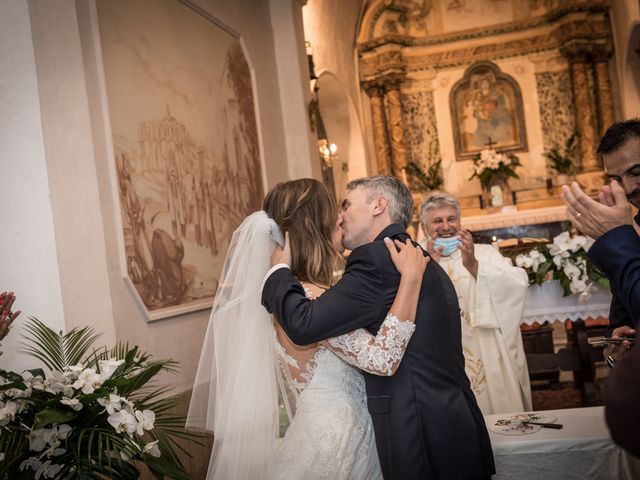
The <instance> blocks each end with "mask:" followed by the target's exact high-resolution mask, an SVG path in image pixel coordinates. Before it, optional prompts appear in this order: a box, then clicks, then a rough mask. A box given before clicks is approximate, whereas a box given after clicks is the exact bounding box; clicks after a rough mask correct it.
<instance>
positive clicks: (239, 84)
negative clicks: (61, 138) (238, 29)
mask: <svg viewBox="0 0 640 480" xmlns="http://www.w3.org/2000/svg"><path fill="white" fill-rule="evenodd" d="M97 5H98V20H99V26H100V37H101V46H102V54H103V59H104V72H105V81H106V92H107V97H108V106H109V117H110V125H111V132H112V136H113V150H114V155H115V159H114V161H115V167H116V168H115V170H116V174H117V182H118V192H119V200H120V211H121V212H120V213H121V216H122V236H123V239H124V242H123V243H124V251H123V252H122V256H123V258H122V264H123V274H124V275H125V277H126V279H127V280H128V282H129V283H130V285H132V286H133V288H134V292H135V295H136V297H137V298H138V299H139V300H140V302H141V304H142V305H143V307H144V309H145V310H146V312H147V314H148V317H149V319H152V320H153V319H157V318H163V317H167V316H171V315H176V314H180V313H185V312H188V311H193V310H198V309H202V308H207V307H210V306H211V304H212V300H213V296H214V294H215V291H216V289H217V284H218V276H219V274H220V272H221V269H222V265H223V262H224V256H225V254H226V249H227V246H228V244H229V240H230V238H231V235H232V233H233V231H234V230H235V228H236V227H237V226H238V225H239V224H240V223H241V221H242V219H243V218H244V217H245V216H246V215H247V214H249V213H251V212H253V211H255V210H259V209H260V206H261V203H262V197H263V193H264V192H263V187H262V172H261V162H260V152H259V143H258V131H257V124H256V117H255V111H254V97H253V91H252V83H251V74H250V69H249V65H248V63H247V59H246V57H245V55H244V52H243V49H242V46H241V44H240V42H239V40H238V38H237V37H235V36H234V35H232V34H230V33H228V32H227V31H226V30H225V29H223V28H222V27H221V26H219V25H218V24H217V23H215V21H213V20H212V19H209V18H205V17H204V16H202V15H201V14H199V13H197V12H196V11H194V10H192V9H191V8H189V7H188V6H187V5H184V4H182V3H179V2H177V1H163V2H156V1H155V0H138V1H136V2H130V1H128V0H108V1H107V0H105V1H98V2H97Z"/></svg>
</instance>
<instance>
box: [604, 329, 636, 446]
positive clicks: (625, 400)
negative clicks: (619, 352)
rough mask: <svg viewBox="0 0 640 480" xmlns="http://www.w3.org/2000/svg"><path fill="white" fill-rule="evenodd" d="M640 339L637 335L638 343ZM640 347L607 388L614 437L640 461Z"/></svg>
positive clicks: (611, 375) (621, 364)
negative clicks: (639, 379) (639, 380)
mask: <svg viewBox="0 0 640 480" xmlns="http://www.w3.org/2000/svg"><path fill="white" fill-rule="evenodd" d="M638 341H640V335H636V343H637V342H638ZM638 378H640V346H638V345H637V344H636V346H634V347H633V349H632V350H631V352H630V353H629V354H627V355H625V356H624V358H622V360H620V361H619V362H618V363H617V364H616V366H615V368H614V369H613V370H611V372H609V375H608V377H607V379H606V381H605V384H604V405H605V415H606V418H607V426H608V427H609V430H610V431H611V437H612V438H613V440H614V441H615V442H616V443H617V444H618V445H620V446H621V447H623V448H625V449H627V450H629V451H630V452H631V453H633V454H634V455H635V456H636V457H640V430H639V427H638V426H639V425H640V383H639V382H638Z"/></svg>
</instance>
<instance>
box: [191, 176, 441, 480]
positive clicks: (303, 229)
mask: <svg viewBox="0 0 640 480" xmlns="http://www.w3.org/2000/svg"><path fill="white" fill-rule="evenodd" d="M282 231H284V232H286V238H287V241H286V242H285V241H284V240H283V238H282V234H281V232H282ZM341 240H342V235H341V229H340V218H339V214H338V209H337V206H336V203H335V200H334V199H333V197H332V196H331V195H330V194H329V193H328V192H327V190H326V189H325V188H324V186H323V185H322V184H321V183H320V182H318V181H316V180H311V179H301V180H294V181H290V182H285V183H281V184H279V185H277V186H276V187H275V188H274V189H273V190H271V191H270V192H269V193H268V194H267V196H266V198H265V200H264V211H260V212H256V213H253V214H252V215H250V216H249V217H247V218H246V219H245V220H244V222H243V223H242V224H241V225H240V227H238V229H237V230H236V231H235V232H234V235H233V238H232V239H231V243H230V246H229V251H228V253H227V258H226V260H225V266H224V270H223V274H222V277H221V280H220V286H219V287H218V292H217V294H216V298H215V300H214V304H213V309H212V313H211V318H210V320H209V327H208V329H207V333H206V336H205V339H204V344H203V350H202V354H201V357H200V364H199V367H198V372H197V374H196V380H195V384H194V389H193V396H192V399H191V405H190V408H189V419H190V421H189V426H195V427H198V426H204V427H205V428H206V429H207V430H211V431H213V432H214V435H215V437H214V445H213V450H212V453H211V461H210V464H209V470H208V473H207V479H274V478H275V479H302V478H304V479H305V480H315V479H321V478H327V479H329V478H330V479H377V478H382V474H381V471H380V465H379V461H378V457H377V452H376V449H375V439H374V436H373V428H372V424H371V418H370V416H369V412H368V411H367V406H366V395H365V389H364V380H363V378H362V376H361V374H360V373H359V372H358V370H357V369H356V368H353V367H352V366H350V365H349V364H351V365H354V366H355V367H357V368H359V369H362V370H365V371H367V372H369V373H373V374H377V375H393V373H394V372H395V370H396V368H397V366H398V365H399V363H400V360H401V359H402V355H403V353H404V349H405V348H406V345H407V343H408V342H409V339H410V338H411V335H412V333H413V330H414V328H415V326H414V324H413V321H414V319H415V312H416V305H417V301H418V295H419V291H420V286H421V282H422V274H423V272H424V270H425V268H426V265H427V263H428V261H429V260H428V257H424V255H423V253H422V250H421V249H420V248H419V247H413V246H411V245H410V244H408V245H405V244H403V243H401V242H398V241H396V243H395V245H394V244H393V243H391V242H390V241H387V247H388V249H389V253H390V255H391V257H392V259H393V261H394V264H395V265H396V268H397V269H398V271H399V272H400V273H401V281H400V287H399V289H398V293H397V296H396V299H395V302H394V303H393V305H392V306H391V309H390V311H389V312H388V314H387V318H386V319H385V321H384V323H383V324H382V326H381V327H380V330H379V331H378V333H377V335H376V336H375V337H374V336H373V335H371V334H370V333H369V332H368V331H366V330H364V329H360V330H357V331H355V332H351V333H348V334H346V335H342V336H340V337H336V338H332V339H329V340H327V341H324V342H320V343H319V344H313V345H307V346H304V347H302V346H298V345H295V344H294V343H293V342H292V341H291V340H290V339H289V338H288V337H287V336H286V334H285V333H284V331H283V330H282V329H281V327H280V326H279V324H278V322H276V321H274V320H273V319H272V318H271V317H270V315H269V314H268V313H267V312H266V310H265V309H264V308H263V307H262V306H261V305H260V292H261V290H262V283H263V279H264V277H265V274H266V272H267V271H268V270H269V267H270V257H271V255H272V253H273V252H274V249H275V248H276V246H277V245H280V246H283V247H284V255H283V258H288V257H290V262H289V265H290V268H291V269H292V272H293V274H294V275H295V276H296V278H298V280H300V282H301V284H302V285H303V287H304V288H305V291H306V292H307V296H308V297H309V298H312V299H313V298H316V297H317V296H319V295H321V294H322V292H323V291H324V290H325V289H326V288H329V287H330V286H331V285H332V284H334V283H335V282H336V281H337V280H338V278H339V273H338V272H340V269H341V267H342V265H343V260H342V257H341V255H340V254H339V251H341V249H342V246H341ZM277 256H278V257H280V254H278V255H277ZM279 399H280V401H281V403H282V406H279ZM279 417H285V418H286V419H288V421H289V422H290V425H289V428H288V429H287V431H286V434H285V435H284V438H282V439H279V438H278V430H279Z"/></svg>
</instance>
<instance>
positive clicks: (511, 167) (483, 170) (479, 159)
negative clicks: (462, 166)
mask: <svg viewBox="0 0 640 480" xmlns="http://www.w3.org/2000/svg"><path fill="white" fill-rule="evenodd" d="M521 165H522V164H521V163H520V159H519V158H518V157H516V156H515V155H507V154H504V153H499V152H497V151H495V150H492V149H485V150H482V151H481V152H480V153H479V154H478V155H476V156H475V157H474V158H473V175H471V176H470V177H469V180H471V179H473V178H477V179H478V180H480V185H482V187H484V188H488V187H490V186H491V184H492V183H493V181H494V179H500V180H506V179H507V178H508V177H511V178H520V177H519V176H518V174H517V173H516V168H517V167H519V166H521Z"/></svg>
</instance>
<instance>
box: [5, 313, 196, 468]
mask: <svg viewBox="0 0 640 480" xmlns="http://www.w3.org/2000/svg"><path fill="white" fill-rule="evenodd" d="M25 331H27V332H28V333H27V334H26V335H25V339H26V341H27V342H26V343H25V344H24V345H25V347H26V348H24V350H23V351H24V352H25V353H27V354H29V355H31V356H34V357H36V358H38V359H39V360H41V361H42V362H43V363H44V364H45V366H46V367H47V368H48V370H49V371H50V374H49V375H45V372H44V370H43V369H33V370H28V371H25V372H22V373H15V372H8V371H5V370H0V479H1V480H4V479H14V478H15V479H19V478H36V479H41V478H42V479H62V478H64V479H71V478H74V479H75V478H78V479H80V478H112V479H122V480H128V479H137V478H139V476H140V471H139V470H138V469H137V468H136V466H135V464H134V463H132V461H134V460H141V461H143V462H144V463H145V464H146V465H147V466H148V467H149V469H150V470H151V471H152V472H153V473H154V475H155V476H156V477H158V478H162V476H163V475H166V476H168V477H170V478H179V479H189V478H191V477H190V476H189V475H188V474H186V473H185V472H184V468H183V466H182V465H181V463H180V461H179V460H178V458H177V456H176V453H175V451H174V448H173V445H172V443H174V442H175V439H174V437H183V438H188V437H190V436H194V435H193V434H186V433H185V432H181V431H179V429H180V428H182V427H183V426H184V422H185V419H184V417H181V416H176V415H172V414H170V413H168V409H169V408H170V407H171V406H172V405H173V402H172V401H169V400H166V399H162V398H159V397H160V396H162V395H163V394H164V393H166V392H167V390H166V389H165V388H159V389H158V388H155V389H151V386H150V385H151V384H150V383H149V381H150V380H152V378H153V377H154V376H155V375H157V374H158V373H159V372H161V371H175V365H176V364H175V362H172V361H152V360H151V357H150V355H148V354H146V353H143V352H140V351H139V349H138V347H133V348H129V347H128V346H125V345H118V346H116V347H115V348H114V349H112V350H106V349H104V350H100V351H96V350H93V351H92V352H91V353H89V349H90V347H91V345H92V344H93V342H94V341H95V339H96V338H97V335H95V334H94V333H93V331H92V330H91V329H90V328H83V329H74V330H72V331H71V332H69V333H67V334H64V335H63V334H61V333H60V334H57V333H55V332H54V331H52V330H51V329H49V328H48V327H47V326H45V325H44V324H43V323H42V322H40V321H38V320H37V319H34V318H31V319H30V320H29V322H28V323H27V324H26V325H25ZM81 359H83V360H81ZM195 436H197V435H195Z"/></svg>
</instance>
